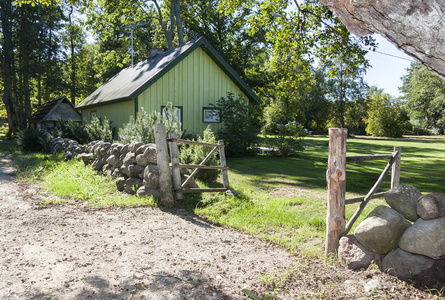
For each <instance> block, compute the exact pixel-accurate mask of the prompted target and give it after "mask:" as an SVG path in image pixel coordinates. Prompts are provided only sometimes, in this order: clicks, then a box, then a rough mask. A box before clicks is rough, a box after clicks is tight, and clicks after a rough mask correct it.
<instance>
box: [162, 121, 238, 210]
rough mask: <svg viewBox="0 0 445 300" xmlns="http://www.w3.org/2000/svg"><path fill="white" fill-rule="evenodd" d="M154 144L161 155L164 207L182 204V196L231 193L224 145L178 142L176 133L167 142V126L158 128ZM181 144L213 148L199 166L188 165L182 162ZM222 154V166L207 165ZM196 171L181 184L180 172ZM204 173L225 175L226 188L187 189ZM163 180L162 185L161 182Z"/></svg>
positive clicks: (170, 135)
mask: <svg viewBox="0 0 445 300" xmlns="http://www.w3.org/2000/svg"><path fill="white" fill-rule="evenodd" d="M155 142H156V150H157V155H158V157H157V158H158V168H159V175H160V176H159V185H160V191H161V201H162V203H163V204H165V205H167V206H170V205H172V204H173V203H174V200H181V199H182V198H183V195H182V194H183V193H205V192H225V191H227V190H229V189H230V185H229V176H228V175H227V170H228V169H229V168H228V167H227V163H226V155H225V152H224V141H223V140H219V141H218V144H210V143H203V142H196V141H189V140H182V139H177V138H176V136H175V134H174V133H170V134H169V138H168V139H167V136H166V131H165V126H164V124H157V125H155ZM167 142H169V144H170V159H171V168H170V163H169V161H168V160H169V157H168V154H167V155H165V153H168V149H167ZM178 144H190V145H199V146H202V147H212V148H213V149H212V150H211V151H210V153H209V154H208V155H207V156H206V157H205V158H204V159H203V160H202V162H201V163H200V164H198V165H187V164H181V163H180V162H179V153H178ZM217 152H219V160H220V162H221V165H220V166H207V165H205V164H206V163H207V162H208V161H209V160H210V159H211V158H212V156H213V155H215V154H216V153H217ZM183 168H185V169H194V170H193V172H192V173H191V174H190V176H189V177H188V178H187V179H186V180H185V181H184V182H182V180H181V171H180V169H183ZM201 169H217V170H221V172H222V181H223V186H224V188H209V189H201V188H187V187H186V186H187V185H188V184H189V183H190V181H191V180H192V179H193V178H194V177H195V176H196V174H197V173H198V172H199V170H201ZM161 174H162V175H163V176H161ZM161 180H162V182H161Z"/></svg>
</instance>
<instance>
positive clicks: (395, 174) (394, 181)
mask: <svg viewBox="0 0 445 300" xmlns="http://www.w3.org/2000/svg"><path fill="white" fill-rule="evenodd" d="M395 151H399V153H398V154H397V157H396V160H395V161H394V164H393V165H392V170H391V189H393V188H396V187H398V186H399V185H400V164H401V161H402V147H394V152H395Z"/></svg>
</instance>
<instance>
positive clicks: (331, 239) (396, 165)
mask: <svg viewBox="0 0 445 300" xmlns="http://www.w3.org/2000/svg"><path fill="white" fill-rule="evenodd" d="M347 135H348V131H347V129H345V128H330V129H329V158H328V168H327V172H326V182H327V190H328V203H327V216H326V248H325V254H326V256H328V255H329V254H332V253H334V254H337V250H338V243H339V240H340V237H342V236H343V235H346V234H348V233H349V231H350V230H351V228H352V226H353V225H354V223H355V221H357V219H358V217H359V216H360V214H361V213H362V212H363V210H364V209H365V207H366V205H367V204H368V203H369V201H370V200H371V199H374V198H379V197H383V196H385V192H382V193H376V192H377V190H378V188H379V187H380V185H381V184H382V182H383V180H384V179H385V177H386V175H387V174H388V172H389V170H390V169H391V168H392V172H391V189H392V188H394V187H397V186H398V185H399V182H400V161H401V153H402V149H401V148H400V147H394V151H393V153H392V154H383V155H381V154H379V155H354V156H346V138H347ZM386 159H389V162H388V164H387V165H386V167H385V169H384V170H383V172H382V174H381V175H380V177H379V178H378V179H377V181H376V183H375V184H374V186H373V187H372V188H371V189H370V190H369V192H368V194H366V196H364V197H356V198H350V199H345V194H346V163H352V162H358V161H371V160H386ZM358 202H360V206H359V207H358V208H357V210H356V212H355V213H354V215H353V216H352V217H351V219H350V220H349V222H348V223H347V224H345V223H346V220H345V205H346V204H352V203H358Z"/></svg>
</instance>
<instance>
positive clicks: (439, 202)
mask: <svg viewBox="0 0 445 300" xmlns="http://www.w3.org/2000/svg"><path fill="white" fill-rule="evenodd" d="M417 214H418V215H419V217H421V218H422V219H424V220H431V219H438V218H442V217H445V195H444V194H441V193H431V194H427V195H424V196H421V197H420V198H419V199H418V201H417Z"/></svg>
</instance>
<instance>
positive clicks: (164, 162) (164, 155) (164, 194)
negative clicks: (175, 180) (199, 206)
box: [155, 124, 175, 207]
mask: <svg viewBox="0 0 445 300" xmlns="http://www.w3.org/2000/svg"><path fill="white" fill-rule="evenodd" d="M155 143H156V158H157V161H158V168H159V189H160V190H161V202H162V204H163V205H164V206H166V207H169V206H172V205H173V204H174V203H175V201H174V199H173V192H172V177H171V173H170V166H169V159H168V147H167V133H166V132H165V125H164V124H156V125H155Z"/></svg>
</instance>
